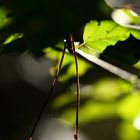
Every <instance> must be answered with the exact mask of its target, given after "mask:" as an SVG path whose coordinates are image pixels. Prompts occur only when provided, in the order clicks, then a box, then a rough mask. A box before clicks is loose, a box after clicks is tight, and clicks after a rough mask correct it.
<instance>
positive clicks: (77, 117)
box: [70, 36, 80, 140]
mask: <svg viewBox="0 0 140 140" xmlns="http://www.w3.org/2000/svg"><path fill="white" fill-rule="evenodd" d="M70 40H71V47H72V50H73V55H74V59H75V67H76V79H77V81H76V89H77V97H76V124H75V132H74V139H75V140H78V129H79V107H80V82H79V72H78V60H77V54H76V51H75V46H74V40H73V37H72V36H70Z"/></svg>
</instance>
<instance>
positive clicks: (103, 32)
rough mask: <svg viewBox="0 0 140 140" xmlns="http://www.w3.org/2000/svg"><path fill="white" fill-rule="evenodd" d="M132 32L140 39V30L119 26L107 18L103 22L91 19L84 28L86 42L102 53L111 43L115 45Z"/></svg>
mask: <svg viewBox="0 0 140 140" xmlns="http://www.w3.org/2000/svg"><path fill="white" fill-rule="evenodd" d="M130 34H132V35H133V36H134V37H135V38H137V39H140V31H138V30H134V29H128V28H125V27H122V26H119V25H118V24H116V23H115V22H113V21H110V20H108V21H107V20H106V21H102V22H101V23H99V22H97V21H90V22H89V23H87V25H86V26H85V29H84V34H83V40H84V44H85V45H87V46H89V47H91V48H93V49H95V50H97V51H99V52H100V53H102V52H103V50H104V49H105V48H106V47H107V46H110V45H115V44H116V42H117V41H124V40H126V39H127V38H128V37H129V36H130Z"/></svg>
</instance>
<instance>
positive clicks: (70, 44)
mask: <svg viewBox="0 0 140 140" xmlns="http://www.w3.org/2000/svg"><path fill="white" fill-rule="evenodd" d="M66 49H68V51H69V53H70V54H72V55H73V56H74V60H75V71H76V90H77V94H76V122H75V131H74V140H78V126H79V123H78V119H79V106H80V82H79V73H78V60H77V54H76V51H75V45H74V39H73V36H72V35H69V36H68V37H67V39H66V40H64V49H63V52H62V56H61V60H60V63H59V66H58V69H57V71H56V74H55V78H54V81H53V83H52V86H51V89H50V92H49V94H48V96H47V97H46V100H45V102H44V104H43V106H42V108H41V111H40V112H39V115H38V117H37V119H36V121H35V124H34V126H33V129H32V131H31V134H30V138H29V140H33V135H34V132H35V129H36V127H37V125H38V123H39V121H40V119H41V116H42V115H43V112H44V110H45V108H46V106H47V105H48V101H49V99H50V97H51V95H52V94H53V91H54V88H55V85H56V83H57V79H58V75H59V73H60V70H61V67H62V63H63V59H64V56H65V52H66Z"/></svg>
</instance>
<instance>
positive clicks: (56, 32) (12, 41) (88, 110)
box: [0, 0, 140, 140]
mask: <svg viewBox="0 0 140 140" xmlns="http://www.w3.org/2000/svg"><path fill="white" fill-rule="evenodd" d="M0 5H1V7H0V54H1V55H2V54H5V53H13V52H14V53H17V52H18V53H19V52H20V53H22V52H24V51H29V52H31V53H32V54H34V55H35V56H42V55H44V54H45V55H46V57H49V58H51V59H52V60H53V61H55V62H56V65H55V68H53V69H52V70H51V72H52V73H53V74H54V71H55V70H56V69H57V67H58V59H60V57H61V53H62V50H63V46H64V44H63V41H62V40H63V39H65V38H66V36H67V35H68V34H69V33H71V34H73V36H74V39H75V40H76V41H77V40H78V41H80V43H82V42H83V44H85V45H87V46H88V47H91V48H92V49H94V50H95V51H98V52H99V53H102V55H106V57H109V58H110V59H111V60H112V59H115V60H117V61H119V62H121V63H123V64H126V65H133V64H135V63H137V62H138V61H139V56H140V49H139V40H140V31H138V30H132V29H128V28H124V27H121V26H119V25H118V24H116V23H115V22H113V21H111V20H107V19H110V12H111V9H110V8H109V7H108V6H107V5H106V4H105V3H104V1H103V0H86V1H81V0H77V1H75V0H71V1H70V2H66V1H65V0H61V1H58V0H47V1H46V0H23V1H18V0H2V1H0ZM104 19H105V20H104ZM97 20H98V21H97ZM86 23H87V24H86ZM85 24H86V26H85ZM84 26H85V28H84ZM83 28H84V31H83ZM82 35H83V37H82ZM78 47H80V45H79V46H77V48H78ZM78 60H79V61H78V62H79V64H78V65H79V75H80V76H81V77H84V76H86V74H87V73H88V70H89V68H93V67H92V66H91V64H89V63H88V62H87V61H85V60H84V59H82V58H78ZM63 63H64V64H63V68H62V70H61V74H60V77H59V82H63V84H65V83H66V82H67V81H70V80H71V79H72V78H73V77H74V76H75V63H74V58H73V56H72V55H71V54H69V52H67V53H66V54H65V58H64V62H63ZM134 67H136V68H140V64H139V63H137V64H135V65H134ZM92 74H93V75H90V77H88V78H89V79H90V80H91V81H90V83H87V85H82V87H81V106H80V115H79V116H80V118H79V119H80V120H79V121H80V125H86V123H90V122H92V121H94V122H95V121H100V120H105V119H107V118H114V117H117V118H118V119H119V123H120V124H119V125H118V129H117V132H116V133H118V137H119V140H139V139H140V135H139V134H138V130H136V128H135V127H134V125H133V123H134V121H135V119H136V118H137V117H138V116H139V114H140V96H139V94H140V93H139V90H138V91H137V90H136V89H135V88H134V85H131V84H130V83H128V82H126V81H123V80H121V79H118V78H114V77H113V78H109V77H108V78H104V77H102V76H101V77H98V78H97V79H95V77H96V76H97V75H96V74H98V73H92ZM94 74H95V75H94ZM65 90H66V91H65ZM65 90H64V91H63V93H61V94H60V95H58V96H57V98H55V99H54V100H53V102H52V104H51V105H52V109H54V110H55V111H57V110H60V109H62V111H61V114H60V117H62V118H64V119H65V120H67V121H69V122H70V123H71V124H74V123H75V97H76V96H75V95H76V93H75V87H74V86H73V85H69V86H67V88H65ZM66 107H67V109H65V108H66Z"/></svg>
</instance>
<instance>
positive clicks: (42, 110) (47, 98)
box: [29, 42, 67, 140]
mask: <svg viewBox="0 0 140 140" xmlns="http://www.w3.org/2000/svg"><path fill="white" fill-rule="evenodd" d="M64 43H65V42H64ZM66 48H67V44H66V43H65V45H64V50H63V52H62V56H61V60H60V64H59V67H58V69H57V71H56V74H55V78H54V81H53V83H52V86H51V89H50V92H49V94H48V96H47V97H46V99H45V101H44V104H43V106H42V108H41V111H40V112H39V115H38V117H37V119H36V121H35V124H34V126H33V129H32V131H31V134H30V138H29V140H32V139H33V135H34V132H35V129H36V127H37V125H38V123H39V121H40V119H41V117H42V115H43V113H44V110H45V108H46V107H47V105H48V102H49V99H50V97H51V96H52V94H53V91H54V88H55V85H56V83H57V79H58V75H59V73H60V69H61V66H62V63H63V60H64V55H65V52H66Z"/></svg>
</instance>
